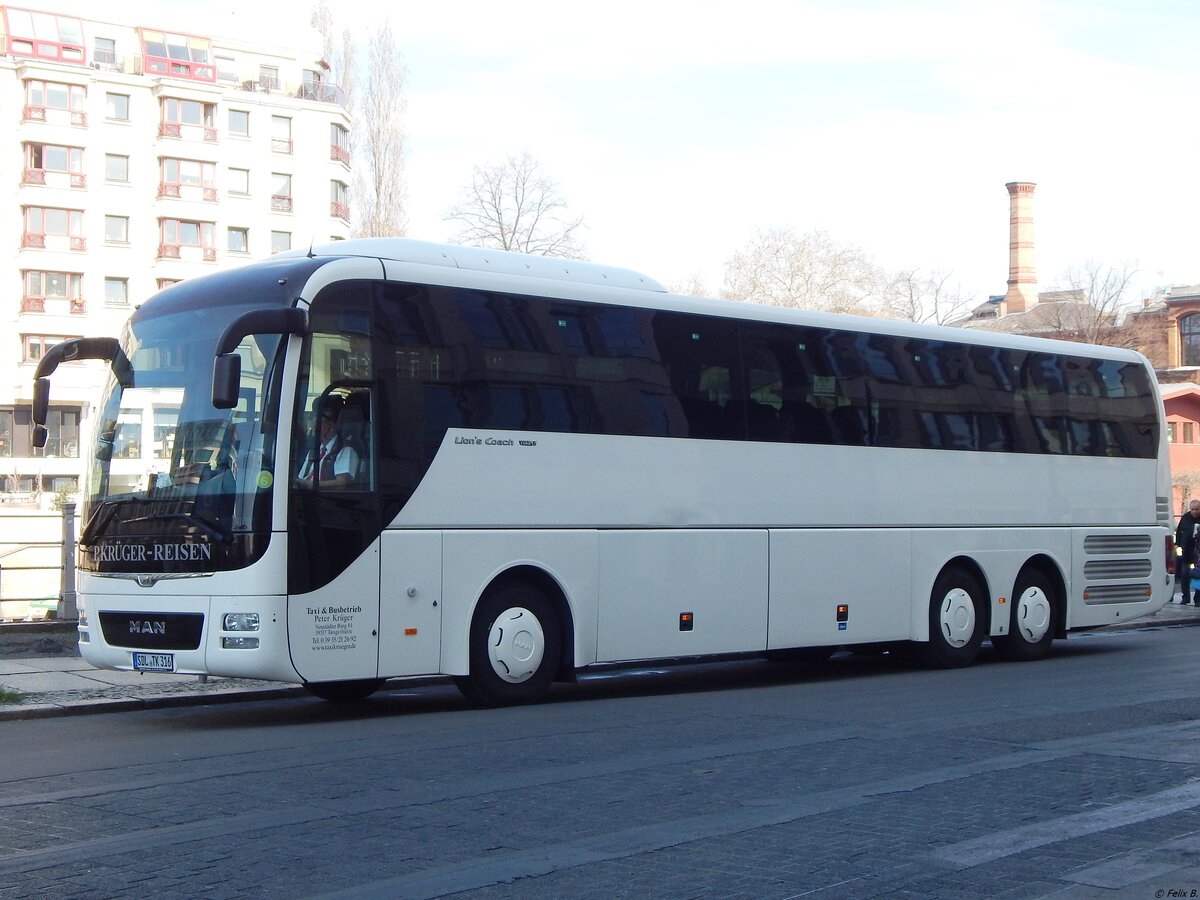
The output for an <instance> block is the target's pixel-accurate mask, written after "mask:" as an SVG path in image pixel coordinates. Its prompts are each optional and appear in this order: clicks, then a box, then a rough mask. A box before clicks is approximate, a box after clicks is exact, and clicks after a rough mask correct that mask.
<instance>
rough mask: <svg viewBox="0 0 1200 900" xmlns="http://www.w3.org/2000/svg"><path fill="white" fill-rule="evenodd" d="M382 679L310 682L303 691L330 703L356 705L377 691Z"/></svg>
mask: <svg viewBox="0 0 1200 900" xmlns="http://www.w3.org/2000/svg"><path fill="white" fill-rule="evenodd" d="M382 684H383V679H382V678H359V679H355V680H354V681H310V682H308V683H306V684H305V685H304V687H305V689H306V690H307V691H308V692H309V693H310V694H312V695H313V696H314V697H320V698H321V699H322V700H329V701H330V702H332V703H358V702H359V701H360V700H366V699H367V698H368V697H370V696H371V695H372V694H373V693H375V692H376V691H377V690H379V688H380V686H381V685H382Z"/></svg>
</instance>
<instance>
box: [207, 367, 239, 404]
mask: <svg viewBox="0 0 1200 900" xmlns="http://www.w3.org/2000/svg"><path fill="white" fill-rule="evenodd" d="M241 386H242V358H241V356H239V355H238V354H236V353H222V354H221V355H220V356H218V357H216V358H215V359H214V360H213V383H212V405H213V406H214V407H215V408H216V409H233V408H234V407H235V406H237V404H238V391H239V390H240V389H241Z"/></svg>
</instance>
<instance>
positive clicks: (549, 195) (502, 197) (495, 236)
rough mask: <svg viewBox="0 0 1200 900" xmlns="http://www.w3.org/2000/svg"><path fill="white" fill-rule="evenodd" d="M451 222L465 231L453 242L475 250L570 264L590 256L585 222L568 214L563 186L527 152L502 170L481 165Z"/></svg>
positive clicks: (503, 166)
mask: <svg viewBox="0 0 1200 900" xmlns="http://www.w3.org/2000/svg"><path fill="white" fill-rule="evenodd" d="M446 220H447V221H449V222H457V223H458V224H459V226H460V229H459V231H458V233H457V234H456V235H455V237H454V240H456V241H457V242H459V243H462V244H467V245H468V246H472V247H493V248H495V249H497V250H515V251H517V252H519V253H536V254H539V255H541V256H561V257H567V258H569V259H581V258H582V257H583V255H584V253H585V249H584V246H583V243H582V242H581V239H580V232H581V231H582V230H583V218H582V217H574V218H572V217H571V216H569V215H568V214H567V204H566V201H565V200H563V198H562V196H561V195H560V194H559V192H558V185H557V184H555V183H554V182H553V181H551V180H550V178H549V177H547V175H546V174H545V172H544V171H543V170H542V166H541V163H539V162H538V161H537V160H535V159H534V158H533V157H532V156H530V155H529V153H528V151H526V152H524V153H522V154H521V155H520V156H510V157H509V158H508V159H506V160H505V161H504V162H503V163H501V164H500V165H495V166H476V167H475V170H474V173H473V175H472V177H471V183H470V184H469V185H468V186H466V187H465V188H464V189H463V196H462V199H461V200H460V201H459V203H458V204H457V205H456V206H454V207H453V208H452V209H451V210H450V212H449V213H448V214H447V216H446Z"/></svg>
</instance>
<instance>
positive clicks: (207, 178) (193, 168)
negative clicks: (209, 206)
mask: <svg viewBox="0 0 1200 900" xmlns="http://www.w3.org/2000/svg"><path fill="white" fill-rule="evenodd" d="M159 168H160V173H159V179H160V180H159V186H158V196H160V197H180V196H184V194H183V191H184V189H187V190H188V191H189V192H190V191H192V190H193V189H195V190H196V191H197V192H199V193H200V195H201V197H202V198H203V199H204V200H209V201H215V200H216V199H217V164H216V163H210V162H199V161H197V160H193V159H174V158H171V157H164V158H163V159H162V160H161V163H160V167H159Z"/></svg>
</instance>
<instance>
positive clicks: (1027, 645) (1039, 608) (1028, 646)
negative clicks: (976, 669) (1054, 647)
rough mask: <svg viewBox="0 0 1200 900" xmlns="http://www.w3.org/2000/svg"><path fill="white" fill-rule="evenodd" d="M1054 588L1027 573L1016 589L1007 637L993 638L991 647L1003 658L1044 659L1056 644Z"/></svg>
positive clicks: (1039, 576)
mask: <svg viewBox="0 0 1200 900" xmlns="http://www.w3.org/2000/svg"><path fill="white" fill-rule="evenodd" d="M1057 597H1058V595H1057V593H1056V592H1055V590H1054V586H1053V585H1052V584H1051V583H1050V579H1048V578H1047V577H1046V576H1045V575H1043V574H1042V573H1041V572H1038V571H1030V572H1024V573H1022V574H1021V577H1020V578H1018V579H1017V586H1016V588H1015V589H1014V590H1013V602H1012V612H1011V613H1010V615H1009V622H1008V634H1005V635H996V636H995V637H993V638H992V646H993V647H995V648H996V652H997V653H998V654H999V655H1000V656H1001V657H1003V658H1004V659H1011V660H1030V659H1041V658H1042V657H1044V656H1045V655H1046V654H1047V653H1049V652H1050V644H1051V643H1052V642H1053V641H1054V620H1055V617H1056V614H1057V607H1058V600H1057Z"/></svg>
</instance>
